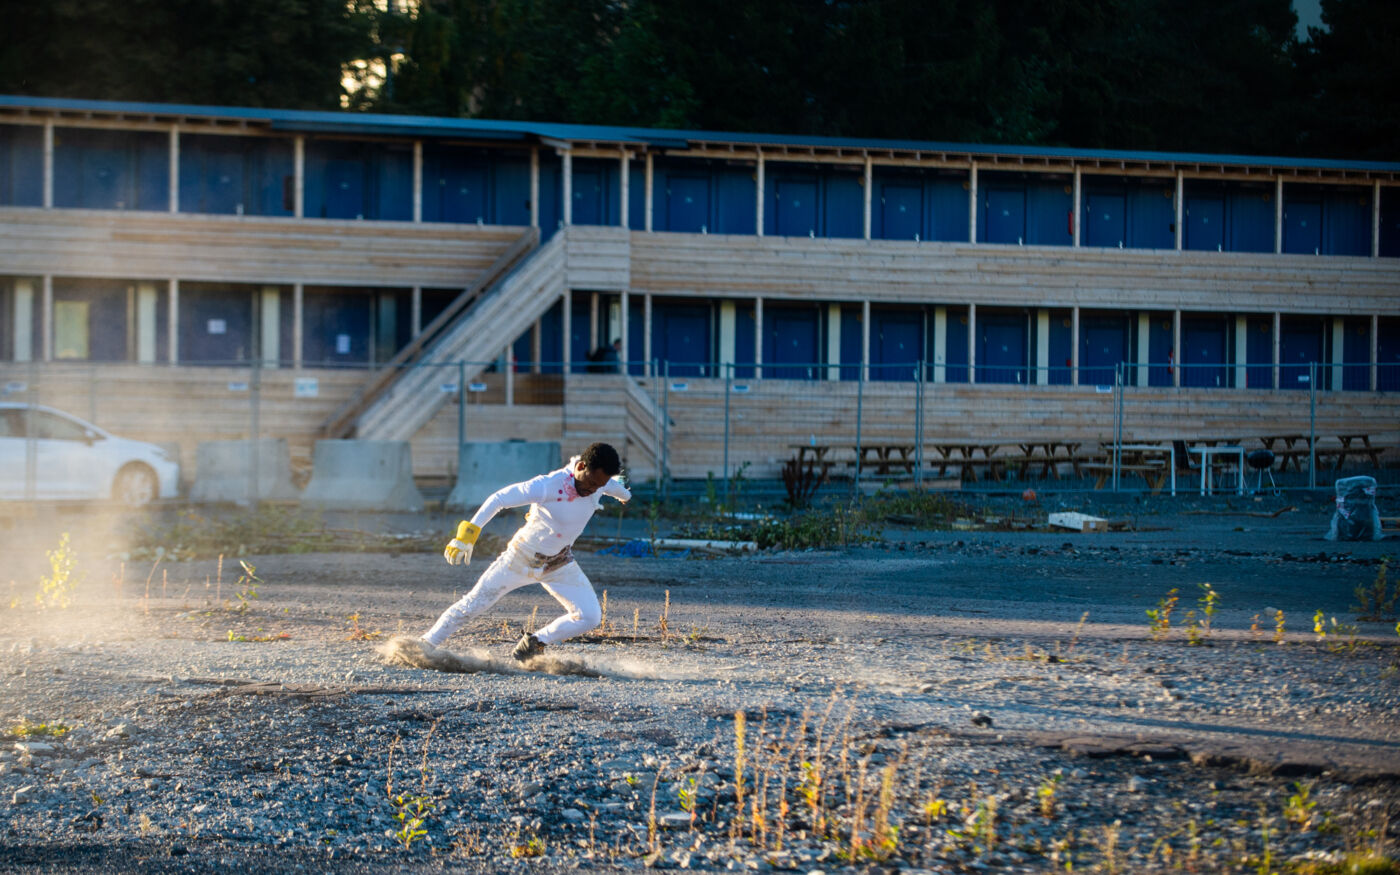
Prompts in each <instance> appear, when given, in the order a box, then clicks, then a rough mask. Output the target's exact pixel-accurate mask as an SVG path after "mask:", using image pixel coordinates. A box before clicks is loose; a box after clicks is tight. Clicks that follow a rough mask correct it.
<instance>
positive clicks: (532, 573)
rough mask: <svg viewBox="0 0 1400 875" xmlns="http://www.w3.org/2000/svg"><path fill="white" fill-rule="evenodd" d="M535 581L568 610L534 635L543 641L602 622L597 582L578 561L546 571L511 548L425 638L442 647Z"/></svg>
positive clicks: (565, 635) (593, 626) (523, 554)
mask: <svg viewBox="0 0 1400 875" xmlns="http://www.w3.org/2000/svg"><path fill="white" fill-rule="evenodd" d="M531 583H538V584H539V585H540V586H542V587H544V589H545V592H547V593H549V594H550V595H552V596H554V598H555V599H556V600H557V601H558V602H559V604H561V605H563V606H564V609H565V611H566V613H565V614H564V615H563V616H560V617H556V618H555V620H554V622H552V623H550V624H549V625H548V626H545V627H544V628H543V629H540V630H538V631H536V632H535V633H534V634H535V637H536V638H538V639H539V640H540V643H541V644H555V643H557V642H559V641H563V640H565V639H566V638H572V637H574V636H575V635H582V634H583V633H584V632H587V631H588V630H589V629H592V628H595V627H596V626H597V625H598V624H599V623H601V622H602V621H603V611H602V609H601V608H600V607H599V606H598V596H597V595H596V594H594V592H593V584H591V583H589V582H588V578H587V577H585V576H584V574H583V569H581V568H579V567H578V563H577V562H570V563H569V564H567V565H565V566H563V567H562V568H556V569H555V570H553V571H550V572H546V571H545V570H544V569H543V568H542V567H537V566H533V565H532V564H531V561H530V558H527V554H525V553H522V552H521V551H519V550H516V549H515V548H514V547H507V548H506V550H505V552H504V553H502V554H501V555H499V556H497V557H496V561H495V562H492V563H491V565H490V567H489V568H487V569H486V570H485V571H484V572H482V575H481V577H479V578H477V581H476V586H474V587H472V589H471V592H469V593H467V594H466V595H464V596H462V597H461V598H460V599H458V600H457V603H456V604H454V605H452V606H451V607H450V608H448V609H447V610H445V611H443V612H442V616H441V617H438V621H437V622H436V623H434V624H433V628H431V629H429V630H428V633H427V634H426V635H424V636H423V638H424V640H426V641H427V642H428V643H429V644H431V645H433V646H434V647H440V646H442V643H443V642H444V641H446V640H447V639H448V638H450V637H452V633H453V632H455V631H457V630H458V629H459V628H461V626H462V624H463V623H465V622H467V621H468V620H470V619H471V618H472V617H475V616H477V615H478V614H481V613H483V612H484V611H486V610H487V609H488V608H490V607H491V606H492V605H494V604H495V603H496V602H497V601H499V600H500V598H501V596H503V595H505V594H506V593H508V592H511V591H513V590H517V589H519V588H520V587H522V586H525V585H527V584H531Z"/></svg>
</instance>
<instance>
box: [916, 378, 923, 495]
mask: <svg viewBox="0 0 1400 875" xmlns="http://www.w3.org/2000/svg"><path fill="white" fill-rule="evenodd" d="M914 367H916V368H918V370H917V371H915V373H914V385H915V393H916V394H915V401H914V488H915V489H918V490H919V491H923V488H924V363H923V360H922V359H920V360H919V361H918V362H915V364H914Z"/></svg>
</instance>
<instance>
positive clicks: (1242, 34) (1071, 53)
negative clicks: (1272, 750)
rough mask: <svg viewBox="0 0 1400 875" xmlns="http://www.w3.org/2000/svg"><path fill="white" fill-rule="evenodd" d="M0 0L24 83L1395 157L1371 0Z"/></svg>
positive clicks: (313, 102) (1380, 12) (185, 97)
mask: <svg viewBox="0 0 1400 875" xmlns="http://www.w3.org/2000/svg"><path fill="white" fill-rule="evenodd" d="M0 2H4V4H5V7H6V9H5V12H4V15H5V18H6V20H7V21H8V22H10V23H11V26H12V33H17V34H18V35H19V38H18V39H13V40H10V41H8V42H7V43H6V44H5V46H4V48H3V49H0V77H3V80H0V81H3V82H4V83H6V84H5V85H4V86H0V89H2V90H6V91H11V92H20V93H28V94H42V95H53V96H68V97H87V98H113V99H131V100H143V101H175V102H189V103H203V104H230V105H243V106H248V105H251V106H283V107H293V108H326V109H330V108H336V107H339V106H340V105H341V104H342V101H344V100H348V101H349V105H350V106H351V107H352V108H355V109H363V110H374V111H379V112H395V113H419V114H426V115H437V116H466V117H484V118H503V119H532V120H540V121H557V122H578V123H590V124H614V125H629V126H642V127H675V128H698V129H712V130H735V131H763V132H771V133H778V134H813V135H822V136H850V137H881V138H893V139H919V140H935V141H954V142H988V143H1020V144H1027V145H1056V144H1063V145H1072V146H1080V147H1090V148H1120V149H1130V150H1143V149H1162V150H1174V151H1199V152H1237V153H1252V154H1309V155H1315V156H1320V157H1329V156H1336V157H1369V158H1382V159H1391V160H1397V159H1400V150H1398V149H1397V143H1400V140H1397V135H1398V134H1400V111H1397V109H1400V107H1397V106H1396V103H1397V101H1400V97H1397V94H1400V88H1398V87H1397V86H1400V4H1396V3H1395V2H1394V0H1323V23H1324V27H1323V28H1320V29H1313V30H1311V31H1310V32H1309V33H1308V34H1307V35H1306V36H1305V37H1304V39H1302V40H1299V39H1297V37H1296V35H1295V27H1296V23H1297V19H1296V17H1295V15H1294V13H1293V11H1292V7H1291V3H1290V0H1038V2H1027V0H982V2H969V0H765V2H762V3H754V2H752V0H707V2H705V3H695V2H694V0H418V2H417V3H411V4H407V10H406V9H405V4H404V3H402V2H401V0H400V2H395V3H388V2H385V0H353V2H346V0H124V2H121V3H117V2H115V0H48V2H45V3H32V2H20V0H0ZM391 10H392V11H391ZM368 59H377V60H379V61H380V62H382V64H383V66H384V68H385V69H387V70H388V71H390V75H389V76H388V78H387V81H385V82H384V83H382V85H380V84H379V83H374V82H367V83H366V84H368V85H370V86H371V87H366V88H362V89H360V90H358V91H356V92H354V93H353V94H350V95H347V94H346V93H345V92H344V91H343V90H342V89H341V86H340V80H341V75H342V68H343V67H345V66H346V65H347V64H350V63H351V62H353V61H356V60H368Z"/></svg>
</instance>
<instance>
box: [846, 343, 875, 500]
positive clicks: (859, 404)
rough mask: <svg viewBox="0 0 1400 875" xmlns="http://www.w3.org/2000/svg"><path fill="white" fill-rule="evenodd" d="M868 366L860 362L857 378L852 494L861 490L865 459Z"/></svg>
mask: <svg viewBox="0 0 1400 875" xmlns="http://www.w3.org/2000/svg"><path fill="white" fill-rule="evenodd" d="M868 367H869V365H868V364H867V363H866V362H863V361H862V362H861V363H860V365H859V368H860V379H859V380H856V477H855V479H854V480H852V481H851V494H852V495H855V494H858V493H859V492H860V467H861V462H863V461H864V460H865V452H864V450H863V449H862V448H861V443H860V429H861V416H862V414H863V413H864V409H863V408H864V404H865V379H866V377H868V376H870V374H869V371H868V370H867V368H868Z"/></svg>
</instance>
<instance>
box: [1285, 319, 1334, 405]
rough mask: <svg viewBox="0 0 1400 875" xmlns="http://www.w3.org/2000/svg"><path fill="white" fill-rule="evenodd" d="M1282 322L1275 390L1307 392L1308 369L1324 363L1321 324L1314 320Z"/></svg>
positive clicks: (1287, 320)
mask: <svg viewBox="0 0 1400 875" xmlns="http://www.w3.org/2000/svg"><path fill="white" fill-rule="evenodd" d="M1282 321H1283V324H1282V325H1281V326H1280V329H1279V364H1280V367H1279V383H1278V385H1279V388H1280V389H1307V388H1308V387H1309V376H1310V375H1309V370H1308V368H1309V365H1310V364H1311V363H1314V362H1322V361H1323V360H1324V357H1323V333H1324V324H1323V321H1322V319H1321V318H1316V317H1303V318H1285V319H1283V320H1282ZM1318 388H1321V387H1320V386H1319V387H1318Z"/></svg>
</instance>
